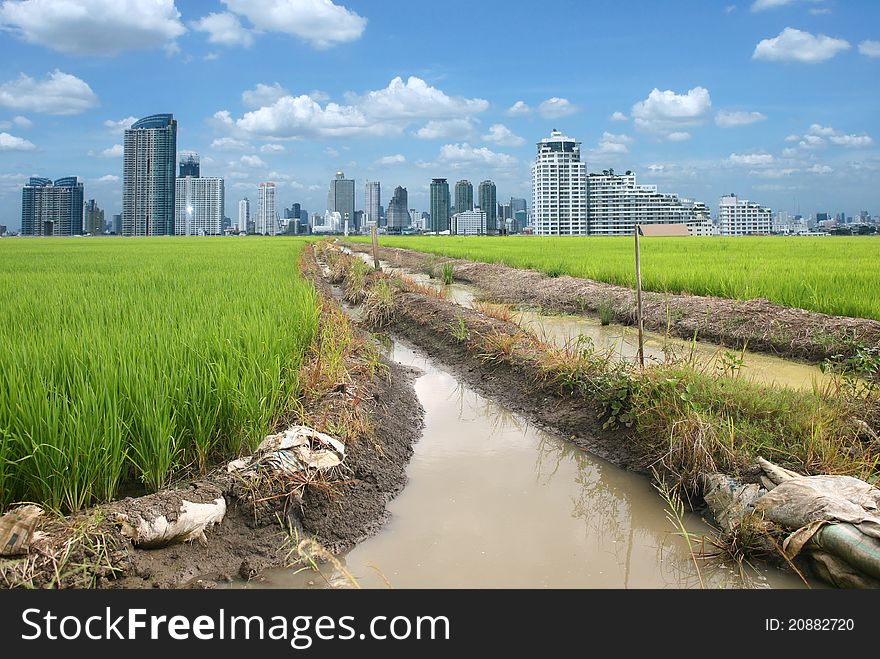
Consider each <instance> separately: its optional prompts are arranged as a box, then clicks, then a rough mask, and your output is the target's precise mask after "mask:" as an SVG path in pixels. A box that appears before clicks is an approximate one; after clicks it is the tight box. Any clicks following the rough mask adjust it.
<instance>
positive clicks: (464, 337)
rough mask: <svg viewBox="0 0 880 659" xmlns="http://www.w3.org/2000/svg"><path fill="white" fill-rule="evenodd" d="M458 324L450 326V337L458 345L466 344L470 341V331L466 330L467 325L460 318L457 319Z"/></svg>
mask: <svg viewBox="0 0 880 659" xmlns="http://www.w3.org/2000/svg"><path fill="white" fill-rule="evenodd" d="M457 320H458V322H457V323H456V324H455V325H453V326H452V336H453V337H455V339H456V341H458V342H459V343H467V342H468V341H470V340H471V331H470V329H468V326H467V323H465V322H464V318H463V317H462V316H459V317H458V319H457Z"/></svg>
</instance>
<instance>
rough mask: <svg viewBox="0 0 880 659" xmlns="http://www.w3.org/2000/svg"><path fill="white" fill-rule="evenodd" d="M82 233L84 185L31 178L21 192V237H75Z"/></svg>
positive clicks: (72, 179)
mask: <svg viewBox="0 0 880 659" xmlns="http://www.w3.org/2000/svg"><path fill="white" fill-rule="evenodd" d="M82 230H83V184H82V183H80V182H79V181H78V180H77V178H76V177H75V176H70V177H66V178H60V179H58V180H56V181H55V182H54V183H53V182H52V181H51V180H50V179H47V178H38V177H32V178H31V179H30V180H29V181H28V183H27V185H25V186H24V187H23V188H22V190H21V235H23V236H76V235H79V234H81V233H82Z"/></svg>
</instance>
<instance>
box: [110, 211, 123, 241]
mask: <svg viewBox="0 0 880 659" xmlns="http://www.w3.org/2000/svg"><path fill="white" fill-rule="evenodd" d="M110 232H111V233H114V234H116V235H117V236H121V235H122V213H117V214H116V215H114V216H113V226H112V227H111V228H110Z"/></svg>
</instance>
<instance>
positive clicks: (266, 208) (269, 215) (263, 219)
mask: <svg viewBox="0 0 880 659" xmlns="http://www.w3.org/2000/svg"><path fill="white" fill-rule="evenodd" d="M254 233H258V234H260V235H263V236H274V235H277V234H278V215H277V213H276V210H275V184H274V183H271V182H270V183H260V208H259V210H258V211H257V219H256V226H255V227H254Z"/></svg>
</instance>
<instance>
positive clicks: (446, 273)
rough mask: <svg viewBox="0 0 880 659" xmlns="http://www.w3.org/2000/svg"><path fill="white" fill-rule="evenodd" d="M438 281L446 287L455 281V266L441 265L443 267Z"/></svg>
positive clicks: (449, 264)
mask: <svg viewBox="0 0 880 659" xmlns="http://www.w3.org/2000/svg"><path fill="white" fill-rule="evenodd" d="M440 279H441V280H442V281H443V283H444V285H446V286H449V285H450V284H452V282H453V281H455V266H454V265H453V264H452V263H444V264H443V267H442V268H441V269H440Z"/></svg>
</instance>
